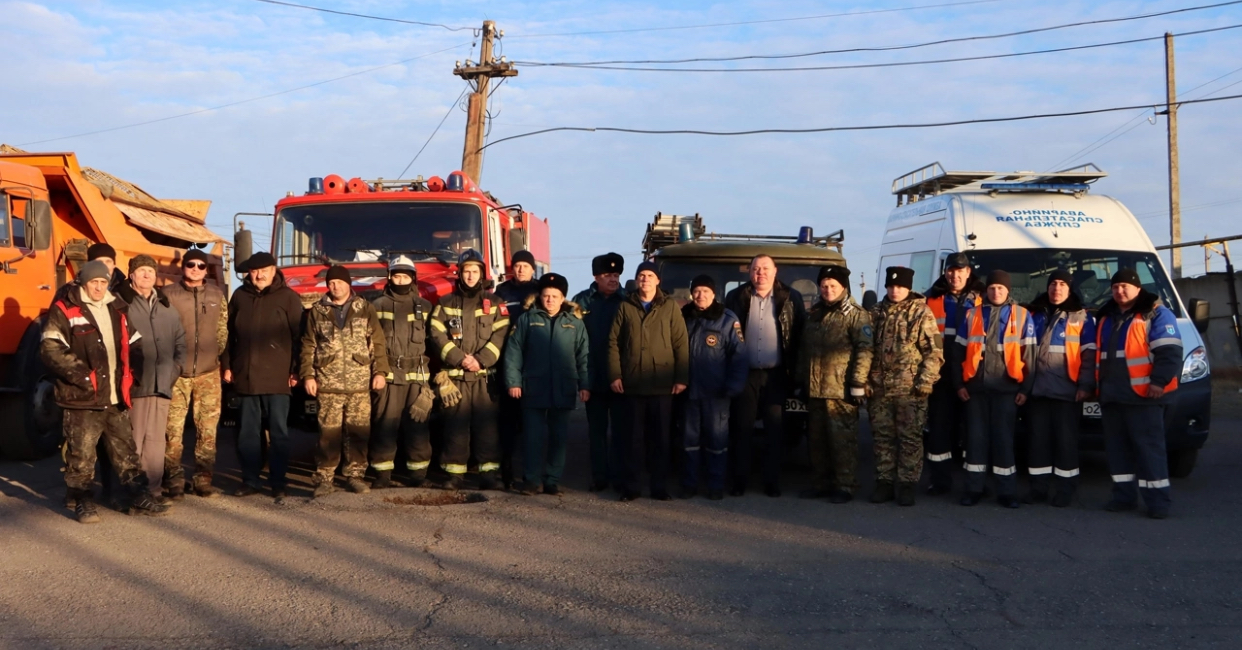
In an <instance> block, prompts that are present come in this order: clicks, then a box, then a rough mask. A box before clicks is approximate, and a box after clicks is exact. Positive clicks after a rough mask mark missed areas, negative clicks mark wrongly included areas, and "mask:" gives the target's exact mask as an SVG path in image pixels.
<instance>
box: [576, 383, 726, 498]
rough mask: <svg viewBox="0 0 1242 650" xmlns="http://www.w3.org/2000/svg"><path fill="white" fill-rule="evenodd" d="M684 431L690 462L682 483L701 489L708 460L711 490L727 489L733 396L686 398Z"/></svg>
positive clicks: (708, 478)
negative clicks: (703, 466)
mask: <svg viewBox="0 0 1242 650" xmlns="http://www.w3.org/2000/svg"><path fill="white" fill-rule="evenodd" d="M592 399H594V398H593V397H592ZM683 431H684V433H683V436H684V437H683V440H682V442H683V446H684V447H685V454H686V456H685V458H686V462H685V466H684V467H682V471H681V484H682V485H683V486H685V487H688V488H690V489H698V487H699V467H700V465H701V464H703V462H704V459H706V464H707V489H709V490H723V489H724V488H725V473H726V470H727V469H728V465H729V457H728V453H729V398H727V397H709V398H706V399H688V400H686V405H685V427H684V428H683Z"/></svg>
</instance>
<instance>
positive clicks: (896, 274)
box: [884, 266, 914, 289]
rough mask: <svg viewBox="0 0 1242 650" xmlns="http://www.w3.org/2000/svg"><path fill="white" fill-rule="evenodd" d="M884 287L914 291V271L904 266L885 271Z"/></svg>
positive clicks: (891, 267)
mask: <svg viewBox="0 0 1242 650" xmlns="http://www.w3.org/2000/svg"><path fill="white" fill-rule="evenodd" d="M884 286H885V287H905V288H907V289H913V288H914V269H908V268H906V267H904V266H890V267H888V268H886V269H884Z"/></svg>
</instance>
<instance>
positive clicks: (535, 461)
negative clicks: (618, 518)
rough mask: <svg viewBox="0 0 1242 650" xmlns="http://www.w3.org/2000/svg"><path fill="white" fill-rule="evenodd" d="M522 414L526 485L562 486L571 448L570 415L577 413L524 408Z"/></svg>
mask: <svg viewBox="0 0 1242 650" xmlns="http://www.w3.org/2000/svg"><path fill="white" fill-rule="evenodd" d="M592 399H594V397H592ZM522 412H523V413H522V415H523V420H524V422H523V425H522V435H523V436H524V438H525V442H526V445H525V451H524V453H523V456H522V468H523V469H524V470H525V472H524V480H525V481H526V485H527V486H530V487H533V486H536V485H539V484H540V483H542V484H543V485H560V483H561V475H563V474H564V473H565V450H566V448H567V447H568V446H569V414H570V413H573V412H574V410H573V409H536V408H524V409H522Z"/></svg>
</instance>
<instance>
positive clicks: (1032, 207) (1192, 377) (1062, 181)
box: [864, 163, 1212, 477]
mask: <svg viewBox="0 0 1242 650" xmlns="http://www.w3.org/2000/svg"><path fill="white" fill-rule="evenodd" d="M1105 176H1107V174H1106V173H1105V172H1103V171H1101V170H1100V169H1099V168H1098V167H1096V166H1095V165H1086V166H1084V167H1078V168H1074V169H1071V170H1066V171H1061V172H1046V173H1037V172H991V171H962V172H958V171H945V170H944V168H943V167H942V166H941V165H940V163H933V164H931V165H928V166H926V167H923V168H921V169H917V170H915V171H913V172H910V173H909V174H906V175H904V176H901V177H900V178H897V179H896V180H894V181H893V187H892V191H893V194H894V195H896V196H897V207H896V208H895V209H893V211H892V213H890V214H889V216H888V224H887V227H886V228H885V231H884V239H883V242H882V244H881V248H880V266H879V269H877V272H876V275H875V276H873V277H884V274H883V271H884V268H885V267H889V266H905V267H909V268H912V269H914V271H915V275H914V290H915V291H919V292H925V291H927V290H928V289H929V288H930V287H931V285H932V283H933V282H934V281H935V280H936V279H937V278H938V277H939V276H940V274H941V272H942V271H943V266H944V261H945V258H946V257H948V256H949V254H951V253H954V252H957V251H962V252H965V253H966V254H967V255H968V256H969V257H970V260H971V263H972V264H973V265H974V268H975V273H976V275H977V276H978V277H983V276H986V275H987V273H988V272H989V271H992V270H994V269H1003V270H1005V271H1008V272H1009V273H1010V274H1011V276H1012V278H1013V288H1012V291H1011V294H1012V295H1013V297H1014V298H1015V299H1016V300H1017V301H1018V302H1019V303H1029V302H1030V301H1031V300H1033V299H1034V298H1035V297H1036V296H1038V295H1039V294H1040V293H1042V292H1043V291H1044V289H1045V288H1046V287H1047V283H1048V275H1049V274H1050V273H1051V272H1052V271H1054V270H1057V269H1064V270H1066V271H1068V272H1070V274H1071V276H1072V277H1073V290H1074V291H1075V292H1077V293H1078V295H1079V297H1081V298H1082V301H1083V304H1084V305H1086V306H1087V308H1088V309H1098V308H1099V307H1101V306H1102V305H1103V304H1104V303H1105V302H1107V301H1108V300H1109V298H1110V297H1111V289H1110V282H1109V279H1110V278H1111V277H1112V275H1113V273H1115V272H1116V271H1117V270H1118V269H1120V268H1124V267H1131V268H1133V269H1135V270H1136V271H1137V272H1138V275H1139V278H1141V279H1142V281H1143V288H1145V289H1147V290H1148V291H1151V292H1153V293H1155V294H1156V295H1158V296H1160V299H1161V301H1162V302H1163V303H1164V305H1165V306H1166V307H1168V308H1169V309H1171V310H1173V312H1174V313H1175V314H1176V315H1177V322H1178V325H1179V328H1180V330H1181V336H1182V341H1183V345H1184V349H1185V363H1184V365H1183V369H1182V377H1181V383H1180V385H1179V387H1178V389H1177V391H1176V392H1175V397H1176V399H1175V401H1174V402H1173V403H1171V404H1170V406H1169V408H1168V409H1166V412H1165V429H1166V432H1167V439H1168V454H1169V469H1170V473H1171V475H1172V476H1175V477H1184V476H1186V475H1188V474H1190V472H1191V470H1193V469H1194V465H1195V461H1196V459H1197V457H1198V452H1199V449H1200V448H1201V447H1202V446H1203V443H1204V441H1206V440H1207V436H1208V426H1209V424H1210V421H1211V406H1212V401H1211V397H1212V389H1211V371H1210V368H1209V366H1208V357H1207V352H1206V350H1205V348H1204V346H1203V338H1202V336H1201V331H1204V330H1205V329H1206V327H1207V314H1208V309H1207V307H1208V305H1207V303H1206V301H1199V300H1192V301H1191V304H1190V307H1191V310H1190V312H1188V311H1187V309H1186V308H1185V306H1183V303H1182V301H1181V298H1180V297H1179V296H1178V294H1177V290H1176V288H1174V286H1173V283H1172V282H1171V281H1170V280H1169V276H1168V274H1167V273H1166V272H1165V268H1164V264H1163V263H1162V262H1161V260H1160V256H1159V255H1158V254H1157V252H1156V249H1155V247H1154V246H1152V243H1151V239H1149V238H1148V237H1147V233H1146V232H1144V231H1143V227H1142V226H1141V225H1139V222H1138V221H1137V220H1136V219H1135V218H1134V215H1133V214H1131V213H1130V211H1129V210H1128V209H1127V208H1126V206H1124V205H1122V203H1121V202H1120V201H1118V200H1117V199H1114V198H1112V197H1109V196H1104V195H1101V194H1092V193H1091V192H1090V187H1091V184H1092V183H1094V182H1095V181H1097V180H1099V179H1101V178H1104V177H1105ZM869 293H870V292H869ZM873 300H874V297H872V296H866V297H864V302H868V303H870V302H871V301H873ZM1192 316H1193V317H1192ZM1192 321H1193V322H1192ZM1200 328H1203V329H1200ZM1099 417H1100V410H1099V404H1097V403H1085V404H1084V405H1083V419H1084V426H1083V429H1082V432H1083V434H1082V440H1083V446H1084V447H1085V448H1092V447H1099V448H1102V447H1103V437H1102V434H1101V432H1100V425H1099Z"/></svg>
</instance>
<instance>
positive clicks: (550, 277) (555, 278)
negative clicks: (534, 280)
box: [539, 273, 569, 296]
mask: <svg viewBox="0 0 1242 650" xmlns="http://www.w3.org/2000/svg"><path fill="white" fill-rule="evenodd" d="M549 287H551V288H553V289H556V290H557V291H560V292H561V295H562V296H568V295H569V280H566V279H565V276H563V275H561V274H559V273H544V274H543V276H542V277H540V278H539V292H540V293H543V290H544V289H547V288H549Z"/></svg>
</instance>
